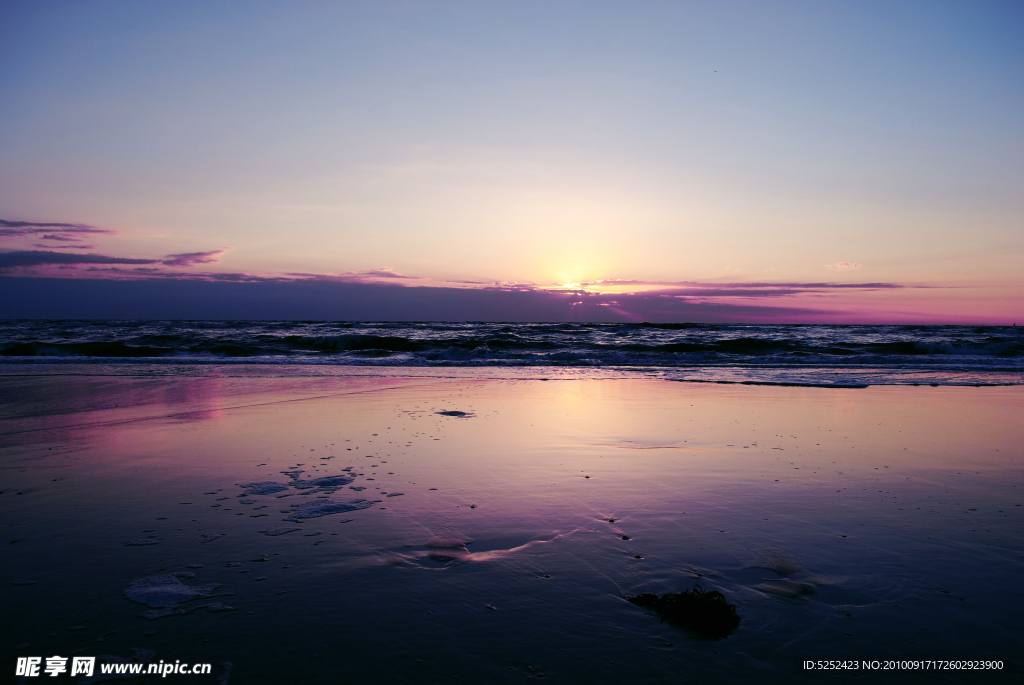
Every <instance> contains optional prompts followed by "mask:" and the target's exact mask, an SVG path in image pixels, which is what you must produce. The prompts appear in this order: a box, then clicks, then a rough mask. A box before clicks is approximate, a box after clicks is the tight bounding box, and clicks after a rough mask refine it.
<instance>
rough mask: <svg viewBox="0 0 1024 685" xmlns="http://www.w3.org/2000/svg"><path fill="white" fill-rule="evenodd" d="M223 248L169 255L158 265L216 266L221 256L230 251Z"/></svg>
mask: <svg viewBox="0 0 1024 685" xmlns="http://www.w3.org/2000/svg"><path fill="white" fill-rule="evenodd" d="M230 249H231V248H230V247H225V248H224V249H223V250H212V251H210V252H183V253H181V254H169V255H167V256H166V257H164V258H163V259H162V260H161V261H160V263H161V264H164V265H166V266H195V265H196V264H216V263H217V262H219V261H220V258H221V255H223V254H224V253H225V252H227V251H228V250H230Z"/></svg>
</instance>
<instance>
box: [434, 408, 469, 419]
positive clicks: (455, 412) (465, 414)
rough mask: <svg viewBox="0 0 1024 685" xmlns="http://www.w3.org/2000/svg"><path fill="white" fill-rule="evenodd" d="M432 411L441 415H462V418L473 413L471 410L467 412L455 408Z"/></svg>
mask: <svg viewBox="0 0 1024 685" xmlns="http://www.w3.org/2000/svg"><path fill="white" fill-rule="evenodd" d="M434 413H435V414H440V415H441V416H459V417H462V418H468V417H470V416H472V415H473V414H472V413H471V412H468V411H458V410H457V409H450V410H448V411H439V412H434Z"/></svg>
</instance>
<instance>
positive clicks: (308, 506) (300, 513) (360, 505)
mask: <svg viewBox="0 0 1024 685" xmlns="http://www.w3.org/2000/svg"><path fill="white" fill-rule="evenodd" d="M370 504H372V503H371V502H367V501H366V500H364V499H357V500H353V501H351V502H320V501H316V502H303V503H302V504H293V505H292V508H293V509H294V511H293V512H292V513H291V515H290V516H289V517H288V520H289V521H301V520H302V519H314V518H320V517H321V516H330V515H331V514H340V513H341V512H343V511H356V510H358V509H368V508H369V507H370Z"/></svg>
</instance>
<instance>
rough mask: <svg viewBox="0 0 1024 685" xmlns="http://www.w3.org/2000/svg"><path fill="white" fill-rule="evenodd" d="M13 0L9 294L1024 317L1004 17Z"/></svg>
mask: <svg viewBox="0 0 1024 685" xmlns="http://www.w3.org/2000/svg"><path fill="white" fill-rule="evenodd" d="M2 16H3V20H2V21H0V276H4V277H7V278H4V279H0V280H2V281H3V282H4V283H5V284H6V285H2V286H0V292H2V291H3V289H5V288H8V289H9V288H12V287H18V288H21V287H22V286H21V285H17V284H16V283H15V282H16V281H17V282H20V279H23V278H26V277H36V278H38V277H54V276H57V277H61V278H90V279H96V278H100V279H116V280H121V281H125V280H134V279H147V280H153V279H158V280H161V281H166V280H182V279H185V280H196V279H198V280H203V281H211V282H214V283H223V282H238V281H241V282H250V283H254V284H255V283H263V284H281V283H283V282H287V281H294V280H314V281H326V282H337V283H341V284H370V285H378V286H379V287H385V286H387V288H388V292H393V291H394V288H395V287H396V286H398V287H404V288H416V287H430V288H435V289H436V290H432V291H430V292H432V293H435V294H436V297H438V298H444V297H447V296H449V295H451V292H452V290H451V289H453V288H458V289H466V288H470V289H486V290H487V291H488V292H491V293H508V292H510V291H512V292H535V291H536V292H537V293H539V295H538V297H541V296H544V293H553V294H554V295H556V296H558V297H562V298H564V297H569V295H568V292H575V293H580V297H590V298H596V299H595V300H594V301H595V302H597V301H598V300H600V303H601V304H602V305H603V306H604V307H605V309H608V308H609V307H611V308H612V309H615V308H617V309H618V311H621V312H623V314H622V316H624V317H625V318H627V319H629V318H633V319H637V318H640V319H643V318H649V317H647V316H646V315H645V312H644V311H641V309H636V308H634V309H631V307H633V305H632V304H630V303H635V302H640V301H647V300H649V298H650V297H652V296H657V297H664V298H675V300H673V301H674V302H681V303H683V304H686V305H716V306H717V305H723V306H734V307H746V308H748V309H744V310H743V311H748V310H749V308H751V307H753V308H755V309H756V308H757V307H765V308H766V309H764V312H763V316H761V315H754V314H750V315H749V316H751V317H753V318H755V319H757V318H759V317H760V318H762V319H773V320H780V321H796V320H829V321H851V322H853V321H857V322H862V321H865V322H872V321H877V322H901V321H906V322H962V323H975V322H978V323H1011V322H1012V321H1013V320H1016V321H1018V322H1024V268H1022V265H1024V4H1022V3H1020V2H950V3H947V2H938V1H931V0H929V1H928V2H804V3H797V2H749V3H748V2H714V3H712V2H697V3H687V2H632V3H626V2H595V1H588V2H564V1H555V2H551V1H546V2H414V1H409V2H387V1H386V0H385V1H381V2H287V3H280V2H278V3H270V2H246V3H210V2H185V1H179V2H161V3H156V2H152V3H137V2H46V3H31V2H4V3H3V12H2ZM12 284H14V285H12ZM130 285H131V284H127V283H125V284H122V286H121V287H129V286H130ZM154 287H155V286H154ZM165 290H166V293H167V294H166V295H165V296H166V297H174V296H175V295H174V294H173V293H174V292H177V291H174V290H173V288H167V289H165ZM9 292H14V291H9ZM18 292H21V290H19V291H18ZM339 292H341V291H339ZM345 292H349V291H345ZM352 292H355V291H352ZM347 296H352V297H356V296H357V295H347ZM645 298H646V299H645ZM666 301H668V300H666ZM609 303H611V304H609ZM637 306H639V305H637ZM685 309H686V307H683V309H680V310H679V311H680V312H682V313H680V314H679V316H681V317H682V318H683V319H687V318H690V319H692V318H694V316H695V315H693V314H692V312H690V316H685V315H684V314H685V312H684V310H685ZM524 311H525V310H524ZM539 311H540V310H538V312H539ZM687 311H689V310H687ZM711 311H712V310H711V309H708V316H710V317H711V318H714V316H713V315H712V314H711V313H710V312H711ZM737 311H739V310H737ZM750 311H753V310H750ZM773 312H775V313H773ZM787 312H788V313H787ZM801 312H802V313H801ZM815 312H818V314H815ZM522 316H523V317H526V318H529V314H528V312H527V313H526V314H522ZM540 316H541V314H539V313H538V317H540ZM544 316H547V314H545V315H544ZM737 316H738V318H740V319H742V318H743V317H742V316H739V315H737ZM369 318H374V317H369ZM381 318H386V312H384V311H383V310H382V314H381ZM499 318H500V317H499ZM669 318H671V317H669ZM726 318H727V319H728V318H729V317H726ZM733 318H737V317H733Z"/></svg>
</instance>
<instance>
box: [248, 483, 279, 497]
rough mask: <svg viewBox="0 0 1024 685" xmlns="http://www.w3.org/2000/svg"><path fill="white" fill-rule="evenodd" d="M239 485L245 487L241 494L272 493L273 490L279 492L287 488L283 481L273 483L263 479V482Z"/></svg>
mask: <svg viewBox="0 0 1024 685" xmlns="http://www.w3.org/2000/svg"><path fill="white" fill-rule="evenodd" d="M241 487H243V488H245V492H243V493H242V494H243V495H272V494H274V493H275V492H281V491H282V490H287V489H288V486H287V485H285V484H284V483H275V482H273V481H265V482H263V483H247V484H243V485H242V486H241Z"/></svg>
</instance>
